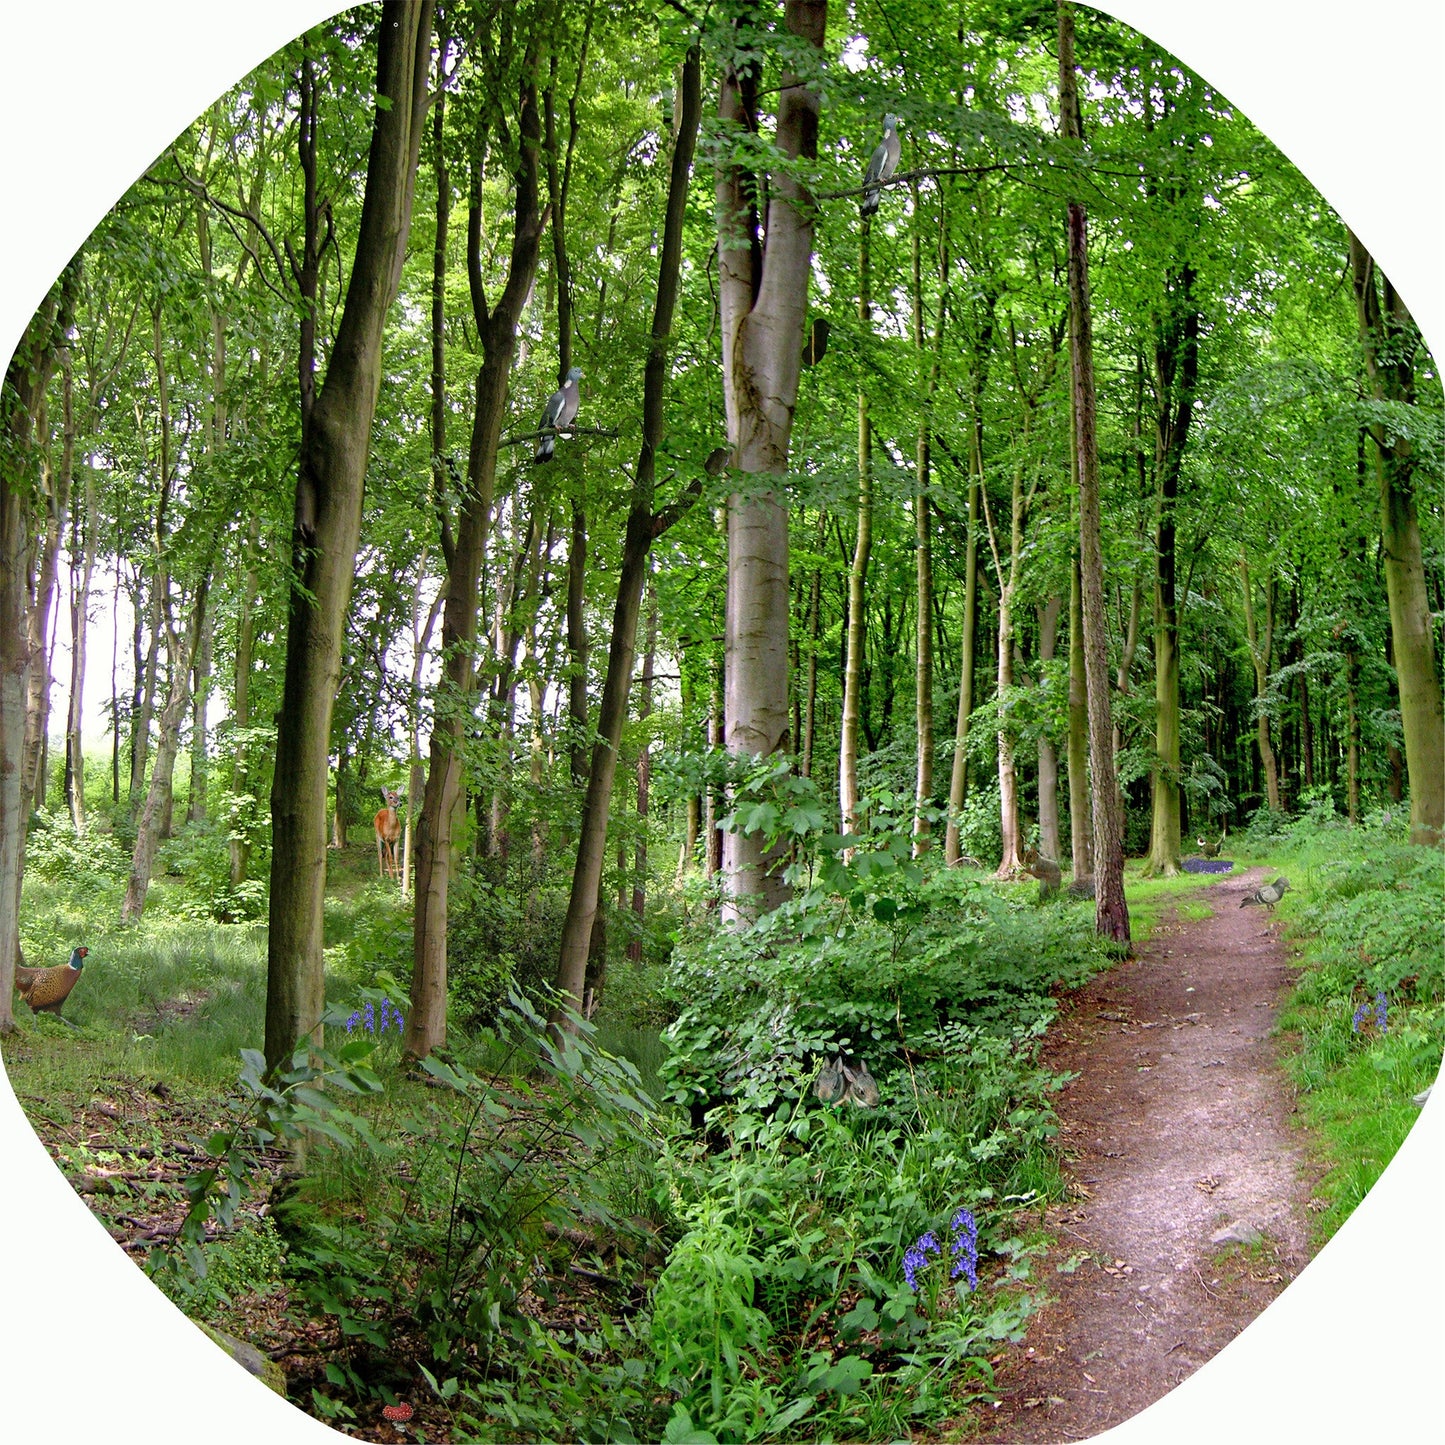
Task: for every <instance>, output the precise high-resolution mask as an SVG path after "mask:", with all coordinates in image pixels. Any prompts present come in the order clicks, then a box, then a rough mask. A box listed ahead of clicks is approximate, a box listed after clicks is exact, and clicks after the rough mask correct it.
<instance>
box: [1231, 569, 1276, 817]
mask: <svg viewBox="0 0 1445 1445" xmlns="http://www.w3.org/2000/svg"><path fill="white" fill-rule="evenodd" d="M1239 578H1240V587H1241V591H1242V592H1243V594H1244V630H1245V636H1246V637H1247V638H1248V641H1249V657H1250V661H1251V662H1252V663H1253V664H1254V709H1255V713H1254V716H1255V721H1254V729H1255V733H1254V735H1255V740H1256V742H1257V743H1258V745H1259V765H1260V767H1261V768H1262V769H1263V771H1264V791H1265V801H1266V802H1267V803H1268V805H1269V809H1270V811H1271V812H1273V813H1278V812H1279V811H1280V796H1279V761H1278V759H1277V758H1276V757H1275V752H1274V744H1273V742H1272V741H1271V740H1270V735H1269V711H1268V706H1267V704H1268V699H1269V675H1270V672H1271V671H1272V669H1273V666H1274V579H1273V578H1267V579H1266V581H1265V584H1264V635H1263V636H1261V635H1260V632H1259V626H1258V623H1257V622H1256V620H1255V609H1254V584H1253V581H1252V580H1251V578H1250V575H1249V563H1248V562H1247V561H1246V560H1245V558H1244V557H1242V556H1241V557H1240V559H1239Z"/></svg>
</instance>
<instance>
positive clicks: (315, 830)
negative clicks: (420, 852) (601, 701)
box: [266, 0, 432, 1068]
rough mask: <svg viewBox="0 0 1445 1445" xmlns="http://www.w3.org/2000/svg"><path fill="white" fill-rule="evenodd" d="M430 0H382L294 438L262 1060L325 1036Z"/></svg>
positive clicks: (279, 1057) (277, 1058)
mask: <svg viewBox="0 0 1445 1445" xmlns="http://www.w3.org/2000/svg"><path fill="white" fill-rule="evenodd" d="M431 27H432V4H431V0H386V3H385V4H383V6H382V14H381V28H380V38H379V40H378V45H377V67H376V91H377V95H378V96H379V97H380V96H385V97H387V99H388V101H389V104H387V105H385V106H382V105H381V104H378V105H377V107H376V114H375V116H374V118H373V121H372V132H371V150H370V154H369V156H368V159H367V170H366V192H365V197H364V199H363V201H362V207H361V223H360V230H359V233H358V237H357V244H356V255H355V257H354V259H353V262H352V266H351V274H350V278H349V280H348V283H347V288H346V301H345V305H344V307H343V310H342V314H341V323H340V325H339V326H338V328H337V332H336V339H335V343H334V345H333V347H332V351H331V359H330V363H329V365H328V367H327V370H326V379H325V381H324V383H323V384H322V387H321V391H320V393H319V394H318V395H317V397H316V400H315V403H314V405H313V407H312V410H311V416H310V424H309V426H308V427H307V428H306V436H305V438H304V440H303V443H302V450H301V459H300V466H299V469H298V475H297V481H296V506H295V512H294V517H293V523H292V559H293V569H294V574H295V583H296V584H297V585H294V586H293V587H292V589H291V597H290V608H289V616H288V619H287V635H286V675H285V684H284V690H283V693H282V703H281V714H280V720H279V726H278V729H277V736H276V765H275V781H274V783H273V786H272V789H271V824H272V856H271V911H270V933H269V940H268V947H267V974H266V1062H267V1064H268V1066H269V1067H271V1068H275V1067H276V1066H277V1065H278V1064H280V1063H281V1062H282V1061H283V1060H284V1059H286V1058H287V1057H288V1056H289V1054H290V1053H291V1051H292V1050H293V1049H294V1048H295V1046H296V1044H297V1042H298V1041H299V1040H300V1039H302V1038H304V1037H306V1036H307V1035H310V1036H312V1037H313V1038H315V1039H316V1041H317V1042H318V1043H319V1042H320V1041H321V1013H322V1005H323V983H324V980H323V975H322V959H321V942H322V929H321V917H322V915H321V906H322V899H323V895H324V892H325V887H326V786H327V781H328V772H329V769H328V753H329V750H330V746H331V713H332V708H333V706H334V705H335V701H336V689H337V686H338V683H339V681H340V675H341V643H342V629H343V626H344V623H345V618H346V609H347V605H348V603H349V602H350V600H351V581H352V574H353V572H354V569H355V566H356V548H357V542H358V540H359V537H360V533H361V511H362V499H363V493H364V491H365V485H366V464H367V459H368V454H369V451H370V444H371V424H372V419H373V418H374V416H375V414H376V403H377V397H378V394H379V392H380V388H381V342H382V332H383V328H384V326H385V323H386V316H387V312H388V311H389V310H390V309H391V303H392V300H393V299H394V297H395V295H396V289H397V285H398V283H399V281H400V278H401V266H402V262H403V260H404V259H405V255H406V240H407V235H408V232H409V231H410V229H411V209H412V198H413V193H414V187H415V184H416V169H417V157H418V152H419V149H420V146H421V137H422V133H423V129H424V126H425V121H426V114H427V102H428V94H427V73H428V70H429V68H430V62H431Z"/></svg>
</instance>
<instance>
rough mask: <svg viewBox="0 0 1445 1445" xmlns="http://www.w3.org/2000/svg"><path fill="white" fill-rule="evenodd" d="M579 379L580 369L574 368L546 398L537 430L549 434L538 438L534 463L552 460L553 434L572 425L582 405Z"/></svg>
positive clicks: (555, 441)
mask: <svg viewBox="0 0 1445 1445" xmlns="http://www.w3.org/2000/svg"><path fill="white" fill-rule="evenodd" d="M581 379H582V368H581V367H580V366H574V367H573V368H572V370H571V371H569V372H568V373H567V380H566V381H564V382H563V383H562V385H561V386H559V387H558V388H557V390H556V391H554V392H553V393H552V395H551V396H549V397H548V398H547V405H546V406H544V407H543V408H542V420H541V422H540V424H539V425H538V427H537V430H538V431H541V432H547V433H549V434H548V435H547V436H544V437H539V438H538V440H537V455H536V456H534V457H533V458H532V460H533V461H534V462H549V461H551V460H552V451H553V448H554V447H555V446H556V444H557V438H556V435H555V433H556V432H557V431H558V430H560V429H561V428H562V427H565V426H570V425H571V424H572V421H573V420H574V419H575V417H576V415H577V408H578V407H579V406H580V405H581V404H582V392H581V390H580V388H579V387H578V385H577V383H578V382H579V381H581Z"/></svg>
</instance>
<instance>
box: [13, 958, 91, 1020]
mask: <svg viewBox="0 0 1445 1445" xmlns="http://www.w3.org/2000/svg"><path fill="white" fill-rule="evenodd" d="M89 954H90V950H89V949H88V948H84V947H82V948H77V949H75V950H74V951H73V952H72V953H71V955H70V962H69V963H61V964H57V965H56V966H55V967H54V968H25V967H24V966H22V965H17V966H16V969H15V987H16V988H17V989H18V990H19V992H20V997H21V998H23V999H24V1000H25V1002H26V1003H28V1004H29V1005H30V1010H31V1012H32V1013H52V1014H54V1015H55V1017H56V1018H58V1019H60V1021H61V1023H66V1024H68V1023H69V1022H70V1020H69V1019H67V1018H63V1017H62V1016H61V1013H60V1007H61V1005H62V1004H63V1003H64V1002H65V1000H66V999H68V998H69V997H70V990H71V989H73V988H74V987H75V983H76V980H77V979H78V978H79V977H80V970H81V969H82V968H83V967H84V966H85V960H86V958H87V957H88V956H89Z"/></svg>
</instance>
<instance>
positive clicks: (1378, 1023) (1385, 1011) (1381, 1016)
mask: <svg viewBox="0 0 1445 1445" xmlns="http://www.w3.org/2000/svg"><path fill="white" fill-rule="evenodd" d="M1389 1016H1390V1010H1389V1008H1388V1007H1387V1006H1386V1004H1385V995H1384V993H1383V992H1381V993H1377V994H1376V995H1375V1027H1376V1028H1377V1029H1379V1031H1380V1032H1381V1033H1382V1034H1383V1033H1387V1032H1388V1030H1387V1029H1386V1027H1385V1021H1386V1019H1388V1018H1389Z"/></svg>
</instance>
